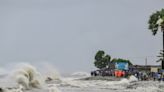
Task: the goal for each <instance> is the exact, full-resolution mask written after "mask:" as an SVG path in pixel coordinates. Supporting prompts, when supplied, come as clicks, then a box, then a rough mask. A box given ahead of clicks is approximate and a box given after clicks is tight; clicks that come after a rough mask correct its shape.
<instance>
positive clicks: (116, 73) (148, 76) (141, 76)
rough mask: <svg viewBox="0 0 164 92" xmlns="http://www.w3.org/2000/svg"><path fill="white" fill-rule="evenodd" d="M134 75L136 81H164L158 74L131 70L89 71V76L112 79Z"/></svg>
mask: <svg viewBox="0 0 164 92" xmlns="http://www.w3.org/2000/svg"><path fill="white" fill-rule="evenodd" d="M130 75H134V76H135V77H136V78H138V80H141V81H146V80H154V81H164V75H163V74H162V73H160V72H156V73H155V72H145V71H131V70H111V69H110V70H109V69H102V70H95V71H91V76H103V77H104V76H113V77H125V78H127V77H128V76H130Z"/></svg>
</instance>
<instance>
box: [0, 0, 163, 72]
mask: <svg viewBox="0 0 164 92" xmlns="http://www.w3.org/2000/svg"><path fill="white" fill-rule="evenodd" d="M161 8H164V1H163V0H0V64H1V66H3V65H7V64H9V63H11V62H35V63H38V64H39V63H41V62H48V63H51V64H53V65H54V66H55V67H56V68H57V69H58V70H59V71H61V72H75V71H88V72H89V71H90V70H92V69H94V65H93V62H94V55H95V53H96V52H97V51H98V50H104V51H105V52H106V53H107V54H109V55H111V56H112V57H113V58H117V57H120V58H125V59H130V60H131V61H132V62H133V63H134V64H144V63H145V61H144V60H145V58H146V56H148V64H157V63H156V62H155V60H157V58H155V56H156V55H158V52H159V50H161V49H162V36H161V34H160V33H159V34H158V35H157V36H152V33H151V31H149V30H148V24H147V21H148V19H149V16H150V15H151V14H152V13H153V12H154V11H156V10H160V9H161Z"/></svg>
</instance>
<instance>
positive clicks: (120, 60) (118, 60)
mask: <svg viewBox="0 0 164 92" xmlns="http://www.w3.org/2000/svg"><path fill="white" fill-rule="evenodd" d="M116 62H117V63H119V62H124V63H128V64H129V65H133V64H132V63H131V62H130V60H126V59H121V58H118V59H117V58H114V59H112V61H111V63H116Z"/></svg>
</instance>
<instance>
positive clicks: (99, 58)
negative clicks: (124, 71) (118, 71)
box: [94, 50, 111, 69]
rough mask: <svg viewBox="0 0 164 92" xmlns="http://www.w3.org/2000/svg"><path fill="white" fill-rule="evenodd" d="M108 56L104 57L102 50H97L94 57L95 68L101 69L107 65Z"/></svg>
mask: <svg viewBox="0 0 164 92" xmlns="http://www.w3.org/2000/svg"><path fill="white" fill-rule="evenodd" d="M110 59H111V57H110V55H105V52H104V51H102V50H99V51H98V52H97V53H96V55H95V62H94V64H95V67H97V68H99V69H102V68H105V67H107V66H108V65H109V62H110Z"/></svg>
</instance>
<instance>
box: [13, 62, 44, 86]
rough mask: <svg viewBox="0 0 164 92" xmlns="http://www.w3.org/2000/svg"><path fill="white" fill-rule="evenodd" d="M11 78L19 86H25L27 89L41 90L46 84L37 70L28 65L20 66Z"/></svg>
mask: <svg viewBox="0 0 164 92" xmlns="http://www.w3.org/2000/svg"><path fill="white" fill-rule="evenodd" d="M11 76H12V78H13V79H14V80H15V81H16V82H17V83H18V84H21V85H23V86H24V88H25V89H30V88H33V87H35V88H41V87H42V85H43V84H44V80H43V78H42V76H41V74H40V73H39V72H38V71H37V69H36V68H35V67H34V66H32V65H30V64H27V63H20V64H18V65H17V68H16V69H15V70H14V72H13V73H12V75H11Z"/></svg>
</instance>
